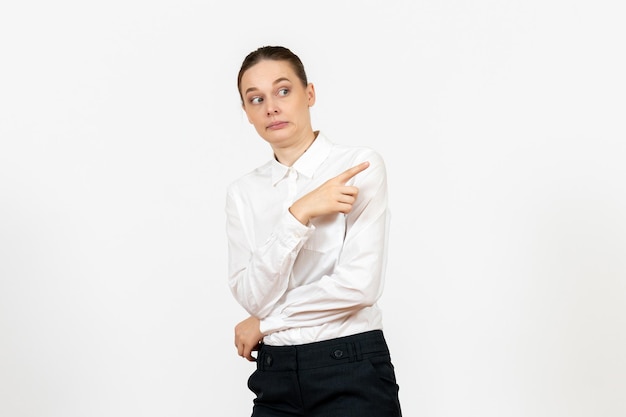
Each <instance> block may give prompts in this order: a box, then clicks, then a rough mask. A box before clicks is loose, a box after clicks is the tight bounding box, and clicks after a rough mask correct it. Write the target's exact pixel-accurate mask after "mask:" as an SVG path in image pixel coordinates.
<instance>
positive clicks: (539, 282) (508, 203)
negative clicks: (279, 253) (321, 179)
mask: <svg viewBox="0 0 626 417" xmlns="http://www.w3.org/2000/svg"><path fill="white" fill-rule="evenodd" d="M620 3H621V2H619V1H614V2H609V1H602V0H600V1H597V0H596V1H580V0H572V1H565V0H563V1H556V0H543V1H541V0H531V1H528V0H526V1H522V0H517V1H514V0H511V1H495V0H492V1H489V0H474V1H469V0H468V1H461V0H454V1H435V0H426V1H415V0H404V1H379V2H375V1H360V2H356V1H355V2H348V1H339V0H334V1H332V2H331V1H328V2H325V1H319V2H310V3H302V2H295V1H275V2H258V1H251V0H247V1H239V2H201V1H191V0H179V1H171V0H169V1H168V0H162V1H147V0H146V1H140V0H124V1H119V0H118V1H107V2H85V1H69V0H61V1H55V2H44V1H20V2H17V1H14V2H8V1H7V2H3V3H2V6H0V60H1V65H0V415H1V416H2V417H99V416H107V417H108V416H111V417H127V416H128V417H137V416H150V417H161V416H176V417H179V416H181V417H182V416H184V417H194V416H238V417H240V416H247V415H249V414H250V410H251V404H252V396H251V393H250V392H249V391H248V390H247V387H246V381H247V378H248V376H249V374H250V373H251V372H252V370H253V364H251V363H248V362H246V361H244V360H242V359H241V358H239V357H238V356H237V355H236V352H235V349H234V346H233V326H234V325H235V324H236V323H237V322H238V321H239V320H241V319H243V318H245V317H246V314H245V313H244V311H243V309H241V308H240V307H239V306H238V305H237V304H236V303H235V302H234V300H233V298H232V296H231V294H230V292H229V290H228V287H227V281H226V280H227V277H226V238H225V232H224V223H225V216H224V210H223V206H224V194H225V189H226V186H227V184H228V183H229V182H230V181H231V180H233V179H235V178H236V177H238V176H239V175H242V174H243V173H245V172H247V171H248V170H250V169H252V168H253V167H255V166H256V165H258V164H260V163H262V162H264V161H265V160H266V159H268V158H269V157H270V156H271V155H270V152H269V147H268V146H267V144H266V143H264V142H263V141H262V140H261V139H259V138H258V137H257V136H256V133H255V132H254V130H253V129H252V127H251V126H250V125H249V124H248V122H247V120H246V118H245V115H244V113H243V112H242V110H241V108H240V106H239V98H238V95H237V90H236V75H237V71H238V69H239V65H240V64H241V61H242V60H243V57H244V56H245V55H246V54H247V53H248V52H250V51H251V50H253V49H256V47H258V46H262V45H268V44H281V45H285V46H288V47H290V48H291V49H293V50H294V51H295V52H296V53H297V54H299V55H300V57H301V58H302V60H303V61H304V64H305V66H306V67H307V69H308V75H309V78H310V81H312V82H313V83H314V84H315V86H316V91H317V96H318V97H317V98H318V100H317V104H316V106H315V107H314V108H313V124H314V128H316V129H322V130H324V131H325V132H326V134H327V135H328V136H329V137H330V138H331V139H332V140H334V141H336V142H340V143H347V144H351V143H352V144H364V145H368V146H371V147H373V148H375V149H376V150H378V151H379V152H380V153H381V154H382V155H383V157H384V158H385V160H386V162H387V165H388V173H389V184H390V193H391V195H390V198H391V206H392V212H393V219H392V234H391V247H390V259H389V265H388V273H387V286H386V292H385V294H384V296H383V299H382V300H381V306H382V308H383V311H384V314H385V318H384V320H385V332H386V335H387V339H388V342H389V344H390V347H391V349H392V359H393V361H394V364H395V366H396V373H397V378H398V382H399V384H400V395H401V401H402V406H403V411H404V415H405V416H407V417H412V416H421V417H443V416H450V417H463V416H480V417H486V416H494V417H501V416H506V417H516V416H520V417H529V416H532V417H536V416H537V417H538V416H541V417H543V416H545V417H555V416H563V417H577V416H585V417H587V416H588V417H598V416H602V417H618V416H619V417H623V416H624V415H626V395H625V393H626V354H625V353H624V352H626V164H625V163H624V161H625V160H626V135H625V132H626V129H625V126H624V121H625V116H626V99H625V97H626V82H625V79H626V77H625V76H624V74H626V61H625V53H624V39H626V30H625V26H624V18H625V17H626V16H625V14H624V13H623V11H622V10H620V9H619V8H618V5H619V4H620Z"/></svg>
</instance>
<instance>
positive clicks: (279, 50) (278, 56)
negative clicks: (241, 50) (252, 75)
mask: <svg viewBox="0 0 626 417" xmlns="http://www.w3.org/2000/svg"><path fill="white" fill-rule="evenodd" d="M263 60H271V61H287V62H288V63H289V65H291V67H292V68H293V70H294V72H295V73H296V76H297V77H298V78H299V79H300V81H301V82H302V85H303V86H305V87H306V86H307V85H308V81H307V78H306V72H305V71H304V65H303V64H302V61H300V58H298V56H297V55H296V54H294V53H293V52H291V51H290V50H289V49H288V48H285V47H284V46H262V47H260V48H258V49H256V50H255V51H252V52H250V53H249V54H248V56H246V57H245V59H244V60H243V63H242V64H241V68H240V69H239V75H238V76H237V91H239V98H241V101H242V102H243V96H242V95H241V78H242V77H243V74H244V72H246V71H247V70H248V69H250V67H252V66H254V65H256V64H258V63H259V62H261V61H263Z"/></svg>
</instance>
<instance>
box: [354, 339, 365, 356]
mask: <svg viewBox="0 0 626 417" xmlns="http://www.w3.org/2000/svg"><path fill="white" fill-rule="evenodd" d="M354 352H355V354H356V360H357V361H361V360H362V359H363V355H362V354H361V343H360V342H359V341H358V340H357V341H356V342H354Z"/></svg>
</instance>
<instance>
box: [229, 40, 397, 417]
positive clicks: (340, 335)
mask: <svg viewBox="0 0 626 417" xmlns="http://www.w3.org/2000/svg"><path fill="white" fill-rule="evenodd" d="M237 87H238V89H239V95H240V97H241V101H242V107H243V110H244V111H245V113H246V115H247V117H248V120H249V121H250V123H251V124H252V125H253V126H254V128H255V129H256V131H257V132H258V134H259V136H261V138H263V139H264V140H265V141H266V142H267V143H268V144H269V145H270V147H271V149H272V156H273V157H272V158H271V159H270V160H269V161H268V162H267V163H265V164H264V165H262V166H260V167H258V168H256V169H255V170H253V171H251V172H250V173H248V174H247V175H244V176H243V177H241V178H239V179H238V180H236V181H234V182H233V183H231V184H230V186H229V187H228V192H227V199H226V217H227V236H228V249H229V260H228V267H229V277H228V279H229V285H230V288H231V290H232V293H233V295H234V297H235V299H236V300H237V301H238V302H239V304H241V306H242V307H243V308H244V309H245V310H246V311H247V312H248V313H249V314H250V317H248V318H247V319H245V320H243V321H242V322H240V323H239V324H237V325H236V327H235V346H236V347H237V351H238V353H239V355H240V356H242V357H244V358H246V359H247V360H249V361H256V371H255V372H254V373H253V374H252V375H251V376H250V379H249V380H248V387H249V388H250V390H251V391H252V392H254V393H255V395H256V398H255V399H254V404H253V412H252V416H253V417H279V416H308V417H318V416H319V417H321V416H324V417H347V416H359V417H370V416H371V417H374V416H375V417H399V416H401V411H400V402H399V397H398V385H397V383H396V378H395V372H394V367H393V365H392V362H391V358H390V353H389V349H388V346H387V343H386V341H385V338H384V335H383V331H382V328H383V325H382V314H381V310H380V309H379V307H378V305H377V300H378V299H379V297H380V296H381V294H382V291H383V284H384V276H385V266H386V255H387V236H388V225H389V210H388V206H387V183H386V170H385V165H384V161H383V159H382V158H381V156H380V155H379V154H378V153H376V152H375V151H373V150H371V149H369V148H366V147H357V146H342V145H338V144H335V143H333V142H332V141H331V140H330V139H329V138H328V137H327V136H326V135H325V134H324V133H322V132H320V131H314V130H313V128H312V125H311V116H310V110H309V108H310V107H311V106H313V105H314V104H315V89H314V87H313V84H310V83H309V82H308V81H307V77H306V73H305V70H304V66H303V65H302V62H301V61H300V59H299V58H298V56H296V55H295V54H294V53H292V52H291V51H290V50H289V49H287V48H284V47H281V46H265V47H261V48H259V49H257V50H255V51H253V52H251V53H250V54H249V55H248V56H247V57H246V58H245V59H244V61H243V63H242V65H241V69H240V71H239V76H238V79H237ZM253 352H255V353H256V357H255V356H254V355H253Z"/></svg>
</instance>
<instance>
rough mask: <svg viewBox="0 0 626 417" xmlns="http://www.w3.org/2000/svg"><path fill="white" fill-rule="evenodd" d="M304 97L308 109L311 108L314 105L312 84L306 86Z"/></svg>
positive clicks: (313, 87)
mask: <svg viewBox="0 0 626 417" xmlns="http://www.w3.org/2000/svg"><path fill="white" fill-rule="evenodd" d="M306 95H307V101H308V104H309V107H311V106H313V105H314V104H315V86H314V85H313V83H309V85H307V86H306Z"/></svg>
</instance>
